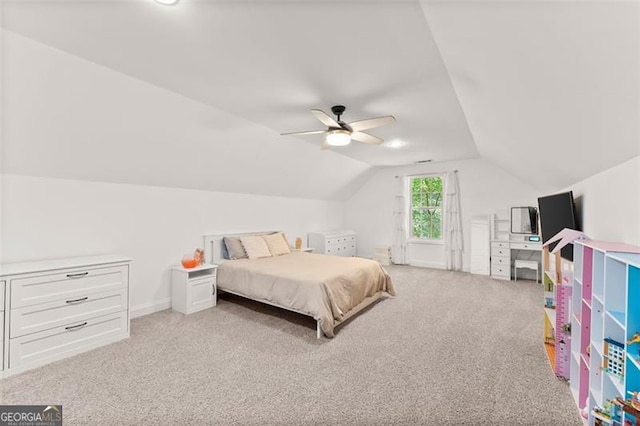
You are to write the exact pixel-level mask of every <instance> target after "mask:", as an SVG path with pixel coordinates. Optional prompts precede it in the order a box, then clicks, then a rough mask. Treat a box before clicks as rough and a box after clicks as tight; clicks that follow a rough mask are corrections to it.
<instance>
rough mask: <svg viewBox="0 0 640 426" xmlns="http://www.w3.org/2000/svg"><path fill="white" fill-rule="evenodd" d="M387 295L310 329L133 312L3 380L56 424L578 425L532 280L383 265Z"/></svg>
mask: <svg viewBox="0 0 640 426" xmlns="http://www.w3.org/2000/svg"><path fill="white" fill-rule="evenodd" d="M388 270H389V272H390V274H391V275H392V277H393V279H394V282H395V284H396V288H397V290H398V296H397V297H395V298H388V299H383V300H381V301H380V302H379V303H377V304H376V305H375V306H373V307H372V308H370V309H368V310H366V311H365V312H363V313H362V314H360V315H359V316H357V317H356V318H355V319H353V320H352V321H350V322H348V323H347V324H345V325H344V326H343V327H341V328H339V329H338V332H337V335H336V337H335V338H334V339H326V338H325V339H322V340H316V339H315V322H314V321H313V320H310V319H308V318H305V317H302V316H298V315H296V314H292V313H288V312H285V311H282V310H278V309H276V308H271V307H268V306H265V305H259V304H256V303H253V302H249V301H245V300H241V299H238V298H235V297H230V296H228V297H226V298H222V299H221V300H219V302H218V306H217V307H215V308H213V309H209V310H207V311H203V312H200V313H196V314H193V315H190V316H183V315H181V314H178V313H175V312H173V311H171V310H167V311H163V312H159V313H156V314H153V315H148V316H146V317H142V318H139V319H136V320H134V321H132V323H131V331H132V336H131V338H130V339H128V340H126V341H122V342H118V343H116V344H113V345H110V346H108V347H104V348H100V349H97V350H94V351H91V352H88V353H85V354H82V355H79V356H76V357H72V358H69V359H66V360H63V361H60V362H57V363H54V364H50V365H48V366H45V367H42V368H39V369H37V370H33V371H30V372H26V373H23V374H21V375H18V376H14V377H10V378H8V379H5V380H3V381H1V382H0V399H1V403H2V404H62V405H63V410H64V420H65V424H67V425H70V424H92V425H94V424H99V425H143V424H144V425H149V424H166V425H172V424H249V425H263V424H287V425H301V424H333V425H348V424H353V425H372V424H389V425H391V424H392V425H417V424H428V425H443V424H444V425H449V424H451V425H454V424H456V425H457V424H460V425H463V424H466V425H488V424H494V425H543V424H549V425H551V424H553V425H581V422H580V420H579V417H578V412H577V409H576V408H575V406H574V404H573V400H572V398H571V395H570V391H569V388H568V386H567V384H566V383H564V382H562V381H560V380H558V379H556V378H555V377H554V375H553V374H552V372H551V370H550V368H549V365H548V363H547V360H546V355H545V351H544V348H543V344H542V315H543V313H542V308H541V304H542V288H541V287H540V285H539V284H535V283H533V282H532V281H518V282H504V281H494V280H491V279H490V278H487V277H479V276H474V275H469V274H465V273H455V272H445V271H435V270H429V269H421V268H411V267H401V266H392V267H389V268H388Z"/></svg>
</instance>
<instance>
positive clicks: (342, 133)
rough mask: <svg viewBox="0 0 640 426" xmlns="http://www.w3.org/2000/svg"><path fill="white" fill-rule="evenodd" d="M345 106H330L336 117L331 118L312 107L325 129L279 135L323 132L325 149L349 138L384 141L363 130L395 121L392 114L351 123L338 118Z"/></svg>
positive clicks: (377, 142) (346, 142)
mask: <svg viewBox="0 0 640 426" xmlns="http://www.w3.org/2000/svg"><path fill="white" fill-rule="evenodd" d="M345 110H346V108H345V107H344V106H343V105H335V106H332V107H331V112H332V113H333V114H334V115H335V116H336V117H337V119H333V118H331V116H329V115H328V114H327V113H325V112H324V111H322V110H319V109H312V110H311V112H312V113H313V115H315V116H316V118H317V119H318V120H320V121H321V122H322V124H324V125H326V126H327V127H328V128H327V130H310V131H308V132H292V133H281V135H283V136H285V135H315V134H320V133H324V134H326V136H325V139H324V143H323V144H322V147H321V149H327V148H328V147H329V146H345V145H349V143H351V140H352V139H353V140H354V141H358V142H363V143H371V144H375V145H379V144H381V143H382V142H384V141H383V140H382V139H380V138H379V137H377V136H373V135H370V134H368V133H364V132H363V130H369V129H374V128H376V127H380V126H384V125H387V124H391V123H393V122H395V121H396V119H395V117H394V116H392V115H385V116H383V117H376V118H368V119H366V120H359V121H354V122H353V123H345V122H344V121H342V120H340V117H341V116H342V114H343V113H344V111H345Z"/></svg>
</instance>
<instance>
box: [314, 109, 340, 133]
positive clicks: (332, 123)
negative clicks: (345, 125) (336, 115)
mask: <svg viewBox="0 0 640 426" xmlns="http://www.w3.org/2000/svg"><path fill="white" fill-rule="evenodd" d="M311 112H312V113H313V115H315V116H316V118H317V119H318V120H320V121H321V122H322V124H324V125H325V126H327V127H337V128H338V129H341V128H342V126H341V125H340V124H338V122H337V121H336V120H334V119H333V118H331V116H329V115H327V113H325V112H324V111H322V110H320V109H312V110H311Z"/></svg>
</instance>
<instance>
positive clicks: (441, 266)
mask: <svg viewBox="0 0 640 426" xmlns="http://www.w3.org/2000/svg"><path fill="white" fill-rule="evenodd" d="M408 263H409V265H410V266H419V267H421V268H432V269H446V266H445V265H444V264H443V263H439V262H425V261H423V260H411V259H409V261H408Z"/></svg>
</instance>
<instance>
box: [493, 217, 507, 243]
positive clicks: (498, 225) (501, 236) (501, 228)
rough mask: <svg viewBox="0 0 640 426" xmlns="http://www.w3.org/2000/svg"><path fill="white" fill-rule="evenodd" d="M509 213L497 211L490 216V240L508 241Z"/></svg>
mask: <svg viewBox="0 0 640 426" xmlns="http://www.w3.org/2000/svg"><path fill="white" fill-rule="evenodd" d="M510 223H511V221H510V220H509V211H508V210H498V211H496V212H495V213H494V214H493V215H492V220H491V239H492V240H499V241H509V235H510V231H511V230H510V229H509V224H510Z"/></svg>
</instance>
